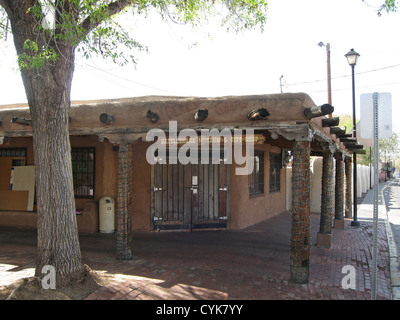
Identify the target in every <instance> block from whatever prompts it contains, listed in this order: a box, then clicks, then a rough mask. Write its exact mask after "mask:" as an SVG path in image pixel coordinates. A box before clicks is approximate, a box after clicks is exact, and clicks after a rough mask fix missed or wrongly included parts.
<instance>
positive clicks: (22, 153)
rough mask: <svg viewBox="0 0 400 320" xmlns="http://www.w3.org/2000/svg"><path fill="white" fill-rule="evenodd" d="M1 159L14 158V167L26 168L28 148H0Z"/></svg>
mask: <svg viewBox="0 0 400 320" xmlns="http://www.w3.org/2000/svg"><path fill="white" fill-rule="evenodd" d="M0 157H10V158H13V160H12V166H13V167H16V166H24V165H25V163H26V148H0Z"/></svg>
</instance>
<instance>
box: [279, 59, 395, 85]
mask: <svg viewBox="0 0 400 320" xmlns="http://www.w3.org/2000/svg"><path fill="white" fill-rule="evenodd" d="M399 66H400V64H395V65H392V66H387V67H382V68H378V69H372V70H367V71H362V72H357V73H356V74H357V75H360V74H366V73H370V72H375V71H381V70H385V69H390V68H395V67H399ZM347 77H350V75H343V76H338V77H332V80H334V79H340V78H347ZM326 80H327V79H320V80H311V81H303V82H297V83H288V84H287V85H288V86H298V85H303V84H310V83H317V82H322V81H326Z"/></svg>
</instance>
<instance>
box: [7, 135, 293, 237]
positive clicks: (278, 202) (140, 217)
mask: <svg viewBox="0 0 400 320" xmlns="http://www.w3.org/2000/svg"><path fill="white" fill-rule="evenodd" d="M150 145H151V143H147V142H138V143H135V144H134V145H133V154H134V158H133V163H134V165H133V182H132V183H133V213H132V229H133V231H151V228H152V226H151V166H150V165H149V164H148V163H147V161H146V150H147V148H148V146H150ZM71 146H72V147H95V148H96V167H95V175H96V176H95V193H94V199H76V208H77V209H80V210H82V214H81V215H77V223H78V230H79V231H80V232H98V230H99V208H98V201H99V200H100V198H101V197H103V196H109V197H112V198H114V200H115V215H116V210H117V203H116V200H117V178H118V177H117V176H118V152H116V151H113V148H112V144H111V143H108V142H100V141H99V139H98V138H97V137H96V136H85V137H80V136H73V137H71ZM2 147H6V148H7V147H26V148H27V165H34V161H33V149H32V139H31V138H12V139H11V141H10V144H9V145H4V146H2ZM256 148H257V149H260V150H264V151H265V161H264V166H265V167H264V176H265V192H264V194H263V195H258V196H252V197H250V196H249V187H248V176H247V175H246V176H238V175H236V174H235V168H236V165H235V164H233V165H230V170H229V171H230V172H229V219H230V220H229V228H230V229H231V230H236V229H242V228H245V227H247V226H250V225H252V224H255V223H257V222H259V221H262V220H264V219H266V218H269V217H272V216H274V215H276V214H279V213H281V212H283V211H285V197H286V191H285V189H286V179H285V178H286V177H285V170H284V169H282V170H281V191H280V192H274V193H269V152H270V151H272V152H280V149H279V148H276V147H271V146H269V145H257V146H256ZM0 225H2V226H21V227H31V228H36V212H25V211H21V212H15V211H0Z"/></svg>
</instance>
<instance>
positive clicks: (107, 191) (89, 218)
mask: <svg viewBox="0 0 400 320" xmlns="http://www.w3.org/2000/svg"><path fill="white" fill-rule="evenodd" d="M70 141H71V147H94V148H96V161H95V165H96V166H95V191H94V199H76V200H75V205H76V209H77V210H81V212H82V214H80V215H77V216H76V217H77V223H78V230H79V231H80V232H98V230H99V213H98V212H99V209H98V201H99V199H100V198H101V197H103V196H110V197H112V198H114V199H115V198H116V195H117V168H118V157H117V156H118V154H117V152H115V151H113V150H112V144H111V143H108V142H100V141H99V139H98V138H97V137H96V136H84V137H71V139H70ZM0 148H26V149H27V165H34V164H35V163H34V159H33V145H32V138H11V139H10V141H9V142H8V143H7V144H5V145H2V146H0ZM34 210H36V209H34ZM36 224H37V214H36V212H35V211H34V212H26V211H0V225H1V226H16V227H25V228H36Z"/></svg>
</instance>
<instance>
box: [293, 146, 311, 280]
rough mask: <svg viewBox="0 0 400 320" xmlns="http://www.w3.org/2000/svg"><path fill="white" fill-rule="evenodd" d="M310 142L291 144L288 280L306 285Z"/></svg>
mask: <svg viewBox="0 0 400 320" xmlns="http://www.w3.org/2000/svg"><path fill="white" fill-rule="evenodd" d="M310 152H311V148H310V142H309V141H295V143H294V149H293V169H292V170H293V171H292V172H293V173H292V189H293V195H292V207H293V208H292V230H291V255H290V280H291V281H292V282H294V283H307V282H308V277H309V261H310V202H311V201H310V198H311V170H310Z"/></svg>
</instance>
